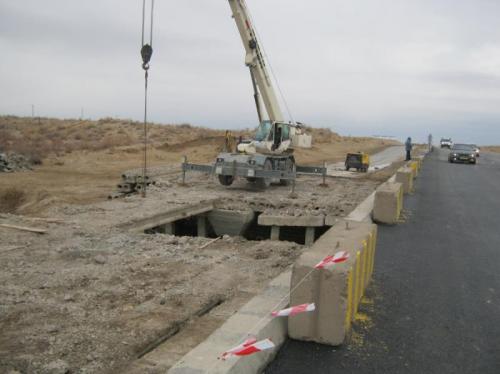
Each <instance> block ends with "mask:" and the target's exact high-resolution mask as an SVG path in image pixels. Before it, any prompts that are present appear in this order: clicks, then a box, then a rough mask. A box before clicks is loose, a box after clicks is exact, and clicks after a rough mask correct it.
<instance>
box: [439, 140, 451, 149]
mask: <svg viewBox="0 0 500 374" xmlns="http://www.w3.org/2000/svg"><path fill="white" fill-rule="evenodd" d="M440 144H441V148H448V149H451V146H452V145H453V142H452V141H451V139H446V138H441V142H440Z"/></svg>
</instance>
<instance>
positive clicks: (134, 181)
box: [108, 173, 156, 200]
mask: <svg viewBox="0 0 500 374" xmlns="http://www.w3.org/2000/svg"><path fill="white" fill-rule="evenodd" d="M154 184H156V181H155V180H154V179H153V178H152V177H150V176H149V175H146V176H145V177H143V176H142V175H138V174H136V173H124V174H122V181H121V182H120V183H119V184H118V185H117V187H118V192H116V193H114V194H111V195H109V196H108V199H110V200H112V199H115V198H118V197H123V196H126V195H130V194H133V193H136V192H141V191H142V190H143V189H144V188H145V187H148V186H150V185H154Z"/></svg>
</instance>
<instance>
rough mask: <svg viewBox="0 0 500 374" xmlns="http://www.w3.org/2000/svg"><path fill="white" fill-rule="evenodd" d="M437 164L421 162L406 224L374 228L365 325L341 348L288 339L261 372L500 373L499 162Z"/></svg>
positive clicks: (439, 156) (440, 156)
mask: <svg viewBox="0 0 500 374" xmlns="http://www.w3.org/2000/svg"><path fill="white" fill-rule="evenodd" d="M446 157H447V152H446V151H442V150H437V151H436V152H434V154H433V155H432V156H430V157H429V159H428V160H427V161H426V163H425V164H424V168H423V170H422V174H421V177H419V178H418V180H417V191H416V193H415V194H414V195H412V196H410V197H408V198H406V199H405V209H406V210H407V215H408V219H407V222H406V223H404V224H400V225H398V226H393V227H388V226H384V227H380V235H379V243H378V251H377V258H376V261H377V265H376V270H375V275H374V282H373V283H372V286H371V287H370V291H369V293H368V297H369V298H371V299H372V300H373V301H374V304H373V305H372V306H369V305H365V306H364V310H363V312H364V313H366V314H367V315H368V316H369V318H370V319H371V323H369V324H364V325H363V324H358V325H357V326H356V329H355V332H356V335H355V336H356V339H354V341H353V343H352V344H351V346H350V347H342V348H334V347H328V346H321V345H317V344H306V343H302V342H296V341H288V342H287V343H286V345H285V346H284V348H283V349H282V350H281V351H280V353H279V354H278V357H277V359H276V360H275V361H274V362H273V363H272V364H271V365H270V366H269V367H268V369H267V370H266V373H269V374H277V373H288V374H293V373H333V374H341V373H366V374H368V373H370V374H372V373H398V374H399V373H415V374H416V373H419V374H420V373H426V374H428V373H439V374H446V373H450V374H451V373H453V374H457V373H463V374H473V373H481V374H490V373H491V374H498V373H500V219H499V218H500V214H499V212H500V155H494V154H484V155H483V156H482V157H481V159H480V161H479V164H478V165H475V166H474V165H462V164H449V163H448V162H447V158H446ZM370 325H371V326H370Z"/></svg>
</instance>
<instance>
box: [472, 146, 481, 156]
mask: <svg viewBox="0 0 500 374" xmlns="http://www.w3.org/2000/svg"><path fill="white" fill-rule="evenodd" d="M470 146H471V147H472V148H474V152H476V157H480V156H481V149H479V147H478V146H477V145H475V144H471V145H470Z"/></svg>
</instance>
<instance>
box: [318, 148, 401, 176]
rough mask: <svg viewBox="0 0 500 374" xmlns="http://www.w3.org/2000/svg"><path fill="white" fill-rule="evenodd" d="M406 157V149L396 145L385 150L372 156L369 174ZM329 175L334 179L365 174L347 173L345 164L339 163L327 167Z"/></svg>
mask: <svg viewBox="0 0 500 374" xmlns="http://www.w3.org/2000/svg"><path fill="white" fill-rule="evenodd" d="M404 156H405V147H404V146H400V145H396V146H393V147H389V148H386V149H384V150H383V151H382V152H379V153H376V154H374V155H372V156H370V165H371V166H370V168H369V170H368V171H369V172H373V171H376V170H380V169H384V168H386V167H388V166H390V165H391V164H392V163H393V162H397V161H402V160H403V159H404ZM327 168H328V171H327V173H328V175H330V176H333V177H344V178H360V177H362V176H363V175H364V174H363V173H359V172H355V171H346V170H345V162H337V163H335V164H330V165H328V166H327Z"/></svg>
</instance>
